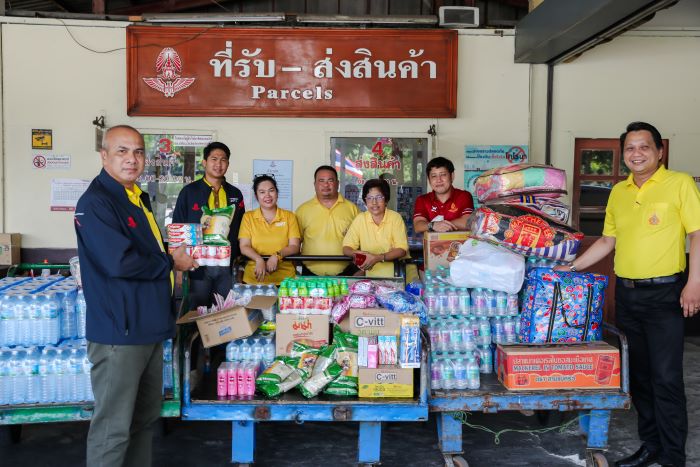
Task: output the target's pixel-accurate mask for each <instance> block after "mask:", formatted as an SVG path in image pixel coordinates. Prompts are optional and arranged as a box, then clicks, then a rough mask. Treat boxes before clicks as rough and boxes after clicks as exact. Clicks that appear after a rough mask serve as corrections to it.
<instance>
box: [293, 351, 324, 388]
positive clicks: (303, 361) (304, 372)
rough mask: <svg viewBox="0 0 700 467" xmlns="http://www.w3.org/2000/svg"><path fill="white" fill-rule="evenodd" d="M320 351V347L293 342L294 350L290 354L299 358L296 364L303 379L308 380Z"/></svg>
mask: <svg viewBox="0 0 700 467" xmlns="http://www.w3.org/2000/svg"><path fill="white" fill-rule="evenodd" d="M319 352H320V351H319V349H315V348H313V347H310V346H308V345H305V344H302V343H300V342H294V343H293V344H292V350H291V352H290V354H289V355H290V356H291V357H293V358H297V359H298V360H299V362H298V363H297V364H296V371H297V373H299V376H301V379H302V380H303V381H306V380H307V379H309V377H310V376H311V373H312V371H313V369H314V366H315V364H316V360H317V359H318V354H319Z"/></svg>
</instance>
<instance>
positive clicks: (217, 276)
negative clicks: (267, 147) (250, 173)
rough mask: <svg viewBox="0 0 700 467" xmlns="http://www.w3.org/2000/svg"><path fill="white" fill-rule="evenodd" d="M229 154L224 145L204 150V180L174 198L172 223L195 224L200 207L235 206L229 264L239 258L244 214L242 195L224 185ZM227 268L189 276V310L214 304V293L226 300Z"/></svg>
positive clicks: (214, 144) (207, 268)
mask: <svg viewBox="0 0 700 467" xmlns="http://www.w3.org/2000/svg"><path fill="white" fill-rule="evenodd" d="M230 157H231V150H230V149H229V148H228V146H226V145H225V144H224V143H220V142H217V141H213V142H211V143H209V144H208V145H207V146H206V147H205V148H204V159H203V160H202V167H203V168H204V176H203V177H202V178H201V179H199V180H197V181H194V182H192V183H190V184H189V185H187V186H185V187H184V188H183V189H182V191H180V194H179V195H178V197H177V202H176V203H175V210H174V211H173V222H175V223H192V224H198V223H200V221H201V218H202V207H203V206H208V207H209V208H210V209H215V208H220V207H226V206H234V211H233V220H232V221H231V227H230V230H229V234H228V240H229V242H230V243H231V264H233V260H234V259H235V258H237V257H238V256H240V254H241V251H240V248H239V246H238V230H239V229H240V226H241V219H242V218H243V213H244V212H245V205H244V203H243V194H242V193H241V191H240V190H239V189H238V188H236V187H235V186H233V185H231V184H230V183H228V182H227V181H226V171H227V170H228V166H229V158H230ZM232 282H233V281H232V276H231V267H230V266H205V267H201V268H199V269H197V270H196V271H191V272H190V305H191V307H192V308H193V307H197V306H202V305H203V306H209V305H211V304H212V302H213V301H214V292H216V293H218V294H219V295H222V296H224V297H225V296H226V295H227V294H228V292H229V290H231V286H232Z"/></svg>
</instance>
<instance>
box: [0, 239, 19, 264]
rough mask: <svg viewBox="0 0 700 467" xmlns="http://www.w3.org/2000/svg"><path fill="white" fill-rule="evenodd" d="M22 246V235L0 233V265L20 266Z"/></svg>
mask: <svg viewBox="0 0 700 467" xmlns="http://www.w3.org/2000/svg"><path fill="white" fill-rule="evenodd" d="M21 246H22V235H21V234H18V233H0V265H3V266H7V265H12V264H19V262H20V261H19V250H20V248H21Z"/></svg>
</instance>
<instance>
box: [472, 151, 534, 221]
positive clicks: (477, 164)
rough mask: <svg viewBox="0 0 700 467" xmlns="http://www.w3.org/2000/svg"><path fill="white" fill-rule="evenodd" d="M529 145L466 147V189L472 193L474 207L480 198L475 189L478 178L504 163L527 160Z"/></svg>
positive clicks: (477, 204)
mask: <svg viewBox="0 0 700 467" xmlns="http://www.w3.org/2000/svg"><path fill="white" fill-rule="evenodd" d="M527 156H528V147H527V145H520V146H518V145H505V144H501V145H489V146H471V145H468V146H465V147H464V189H465V190H467V191H468V192H469V193H471V194H472V197H473V198H474V207H475V208H477V207H479V200H478V198H477V197H476V191H475V190H474V182H475V181H476V178H477V177H478V176H479V175H481V174H482V173H483V172H485V171H487V170H491V169H495V168H496V167H502V166H504V165H510V164H518V163H522V162H527Z"/></svg>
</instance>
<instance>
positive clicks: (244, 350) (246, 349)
mask: <svg viewBox="0 0 700 467" xmlns="http://www.w3.org/2000/svg"><path fill="white" fill-rule="evenodd" d="M252 356H253V351H252V349H251V348H250V344H248V341H245V340H244V341H243V342H242V343H241V350H240V359H241V360H242V361H244V362H247V361H250V359H251V358H252Z"/></svg>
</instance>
